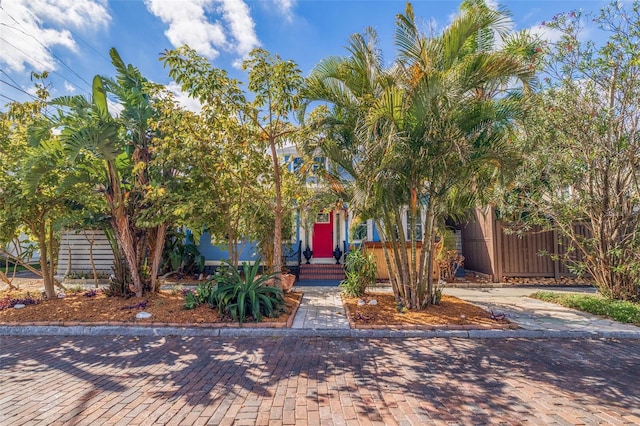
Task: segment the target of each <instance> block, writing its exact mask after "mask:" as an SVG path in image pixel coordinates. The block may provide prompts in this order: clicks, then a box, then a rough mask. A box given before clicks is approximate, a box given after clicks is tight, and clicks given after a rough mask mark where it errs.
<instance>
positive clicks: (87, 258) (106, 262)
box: [56, 230, 113, 277]
mask: <svg viewBox="0 0 640 426" xmlns="http://www.w3.org/2000/svg"><path fill="white" fill-rule="evenodd" d="M91 254H93V256H91ZM92 257H93V263H94V265H95V267H96V271H97V272H98V273H101V274H109V275H110V274H111V273H112V272H113V269H112V267H113V251H112V250H111V245H110V244H109V241H108V240H107V237H106V236H105V235H104V232H102V231H97V230H83V231H78V232H76V231H65V232H64V233H63V234H62V238H61V240H60V251H59V252H58V271H57V274H56V275H57V276H59V277H63V276H65V275H67V274H69V273H88V274H90V273H91V272H92V270H93V269H92V265H91V262H92Z"/></svg>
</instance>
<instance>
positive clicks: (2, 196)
mask: <svg viewBox="0 0 640 426" xmlns="http://www.w3.org/2000/svg"><path fill="white" fill-rule="evenodd" d="M34 77H35V78H36V79H37V80H38V82H37V83H36V93H37V96H36V98H35V99H34V100H33V101H29V102H24V103H18V102H14V103H11V104H9V108H8V111H7V112H6V113H1V114H0V123H1V124H0V132H1V133H0V138H1V141H2V142H1V143H0V153H1V155H0V212H1V213H0V241H1V242H2V243H3V246H4V244H6V243H8V242H9V241H11V240H14V239H16V238H17V237H18V236H19V235H20V232H21V231H25V232H26V233H27V235H28V236H29V237H30V238H31V239H32V240H33V241H35V242H37V247H38V250H39V252H40V270H39V271H38V270H35V269H33V268H30V267H29V265H26V264H24V263H22V264H23V265H24V266H26V267H28V268H29V269H30V270H32V271H33V272H35V273H37V274H39V275H41V276H42V278H43V281H44V288H45V292H46V295H47V297H49V298H52V297H55V289H54V286H55V285H56V284H57V285H60V284H59V283H57V282H56V280H55V278H54V275H55V268H56V263H57V254H58V253H57V250H58V241H59V231H60V230H61V229H62V227H63V226H64V225H65V224H66V223H68V222H70V221H72V220H74V217H76V218H77V217H79V214H80V213H82V212H81V209H80V208H79V205H80V203H79V202H80V201H81V200H83V199H87V198H90V197H91V188H90V187H89V185H87V184H86V183H83V182H82V179H81V176H80V174H79V173H78V172H77V171H75V170H73V168H72V167H71V165H70V164H69V162H68V161H67V159H66V156H65V155H64V152H63V149H62V145H61V143H60V140H59V138H58V136H56V135H54V134H47V135H46V137H42V138H41V139H40V140H39V141H38V143H35V144H30V143H29V139H30V138H29V134H30V133H31V132H33V131H34V129H36V128H37V127H38V126H39V123H40V122H41V120H43V119H44V118H45V114H46V113H47V110H46V107H47V100H48V96H49V93H48V90H47V88H46V86H45V85H44V83H43V81H44V79H45V78H46V74H42V75H37V74H36V75H34ZM3 254H4V255H5V256H10V254H9V253H8V252H6V251H5V252H4V253H3ZM13 260H15V261H18V262H21V259H18V258H15V257H14V258H13Z"/></svg>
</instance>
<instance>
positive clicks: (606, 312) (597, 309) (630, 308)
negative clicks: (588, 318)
mask: <svg viewBox="0 0 640 426" xmlns="http://www.w3.org/2000/svg"><path fill="white" fill-rule="evenodd" d="M531 297H532V298H534V299H539V300H544V301H545V302H553V303H557V304H559V305H562V306H566V307H567V308H572V309H577V310H580V311H583V312H588V313H590V314H595V315H601V316H604V317H607V318H609V319H612V320H615V321H618V322H622V323H626V324H634V325H638V326H640V305H639V304H637V303H632V302H626V301H622V300H610V299H606V298H604V297H602V296H598V295H593V294H576V293H556V292H553V291H538V292H536V293H533V294H532V295H531Z"/></svg>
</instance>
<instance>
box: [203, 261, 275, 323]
mask: <svg viewBox="0 0 640 426" xmlns="http://www.w3.org/2000/svg"><path fill="white" fill-rule="evenodd" d="M259 268H260V259H258V260H256V261H255V263H254V264H253V265H250V264H247V263H243V264H242V274H240V273H239V272H238V271H237V269H235V268H233V267H231V268H229V270H228V272H227V273H225V274H222V275H220V276H218V277H216V280H217V281H218V285H217V287H216V289H215V290H214V292H213V303H212V305H215V306H217V307H218V310H219V311H220V313H221V314H227V315H230V316H231V318H233V319H234V320H235V321H238V322H239V323H240V324H242V322H243V321H244V320H245V318H246V317H247V315H251V316H252V317H253V320H254V321H256V322H258V321H262V317H263V316H267V317H276V316H278V315H279V314H280V313H281V312H282V311H283V309H284V297H283V293H282V290H280V289H279V288H276V287H269V286H267V285H266V282H267V281H269V280H270V279H272V278H274V276H275V275H274V274H269V275H261V276H260V275H258V270H259Z"/></svg>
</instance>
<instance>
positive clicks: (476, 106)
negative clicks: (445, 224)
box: [307, 2, 533, 309]
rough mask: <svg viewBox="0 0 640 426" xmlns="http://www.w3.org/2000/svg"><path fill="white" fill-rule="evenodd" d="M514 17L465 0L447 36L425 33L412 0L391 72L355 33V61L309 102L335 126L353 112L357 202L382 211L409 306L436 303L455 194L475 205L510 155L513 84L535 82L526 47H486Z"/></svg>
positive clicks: (333, 70) (317, 81)
mask: <svg viewBox="0 0 640 426" xmlns="http://www.w3.org/2000/svg"><path fill="white" fill-rule="evenodd" d="M506 24H507V15H506V14H505V13H504V12H502V11H494V10H491V9H489V8H488V7H486V6H484V4H483V3H482V2H466V3H464V4H463V7H462V10H461V13H460V14H459V15H458V16H457V17H456V18H455V19H454V21H453V23H452V24H451V25H450V26H449V27H448V28H447V29H446V30H445V31H444V32H443V33H442V34H441V35H439V36H432V37H427V36H425V35H424V34H422V33H421V32H419V31H418V29H417V26H416V24H415V17H414V15H413V9H412V7H411V5H410V4H407V9H406V12H405V14H404V15H398V17H397V19H396V25H397V30H396V45H397V46H398V48H399V54H398V57H397V58H396V61H395V62H394V64H393V65H392V66H391V67H390V68H388V69H383V68H382V67H381V66H380V64H381V62H380V61H376V60H375V58H377V57H379V55H378V54H377V49H376V48H375V45H374V46H371V45H367V47H366V48H363V44H362V43H354V40H355V41H357V40H359V38H358V37H352V41H351V44H350V46H349V51H350V53H351V56H350V57H348V58H341V59H333V58H332V59H329V60H328V61H329V63H330V64H335V65H332V66H328V65H327V62H326V61H325V62H323V63H321V64H320V65H319V66H318V67H317V68H316V69H315V70H314V71H313V73H312V75H311V77H310V78H309V80H308V90H307V96H308V97H309V102H310V101H314V100H323V101H326V102H330V103H331V104H332V105H334V108H333V110H332V111H333V113H334V115H333V116H332V117H331V119H333V123H338V122H339V120H338V118H340V117H342V116H345V111H348V114H347V116H349V117H352V120H351V121H350V122H349V123H348V124H347V123H340V124H342V125H349V126H352V127H351V128H352V129H353V135H354V141H355V143H354V144H353V146H352V147H351V148H352V152H354V153H355V154H353V155H352V157H351V158H353V159H355V160H357V163H358V164H357V165H354V166H353V169H354V170H357V171H358V173H357V175H356V176H353V178H354V186H355V187H356V190H355V192H354V194H355V195H354V199H353V202H354V205H355V207H356V208H359V209H363V210H366V211H367V212H368V213H369V214H371V216H372V217H374V218H377V225H378V230H379V231H380V235H381V239H382V241H383V243H384V244H383V247H385V248H387V247H388V249H387V251H386V252H385V254H386V257H387V266H388V267H389V266H391V264H392V265H393V269H392V268H389V270H390V271H392V277H391V281H392V286H393V288H394V292H395V294H396V296H397V298H398V300H399V301H400V302H401V303H403V304H404V305H405V306H408V307H410V308H412V309H419V308H421V307H424V306H426V305H428V304H429V303H431V301H432V296H433V290H434V288H433V270H432V265H433V253H434V250H433V249H434V242H435V238H436V228H437V224H438V222H441V221H443V220H444V218H445V217H446V216H447V215H448V212H449V209H448V208H446V207H447V206H451V204H452V203H451V201H452V200H454V199H453V198H452V197H453V195H455V200H456V201H457V202H458V203H460V202H462V201H464V203H466V204H470V202H471V201H473V200H474V198H475V197H473V196H472V195H474V194H475V193H476V192H477V191H478V190H479V188H478V186H477V185H478V182H479V181H480V179H481V178H482V180H483V181H486V180H487V178H492V179H495V177H496V176H497V170H498V169H499V167H500V165H501V164H502V163H503V162H504V158H503V156H504V151H502V149H503V148H504V144H503V141H504V135H505V132H506V130H508V128H509V125H510V124H511V123H512V121H513V118H514V117H515V115H516V114H517V113H518V111H519V108H518V106H519V101H520V100H521V96H520V92H518V93H512V91H508V90H506V89H504V85H505V83H509V82H511V81H512V79H514V78H515V79H518V80H519V81H522V82H523V84H524V87H526V85H527V84H528V83H529V82H530V81H531V78H532V77H533V72H532V70H531V69H530V68H529V62H528V61H527V60H526V58H525V57H524V56H523V55H518V54H513V53H510V52H508V51H505V50H504V49H500V50H496V49H491V46H489V43H488V41H487V38H488V37H487V34H493V33H494V32H495V33H497V35H499V36H500V37H503V36H504V35H505V33H506V28H507V25H506ZM360 39H361V38H360ZM354 83H355V84H354ZM372 83H377V84H372ZM354 88H355V90H354ZM325 121H326V122H328V123H330V122H331V120H330V119H327V120H325ZM333 123H332V124H333ZM342 145H343V146H344V145H346V144H344V141H342ZM331 154H332V152H331V151H327V155H328V156H331ZM488 180H489V181H490V180H491V179H488ZM453 204H455V203H453ZM406 208H408V213H407V216H408V220H407V222H408V229H407V230H405V229H404V227H403V226H402V225H403V214H404V212H405V209H406ZM419 223H420V224H421V225H422V226H421V228H422V229H423V230H424V232H423V235H422V254H421V256H420V259H418V256H417V247H418V243H419V240H420V236H419V235H418V231H417V229H418V226H417V225H418V224H419ZM405 231H406V232H405ZM387 243H388V244H387ZM407 246H408V249H407Z"/></svg>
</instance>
